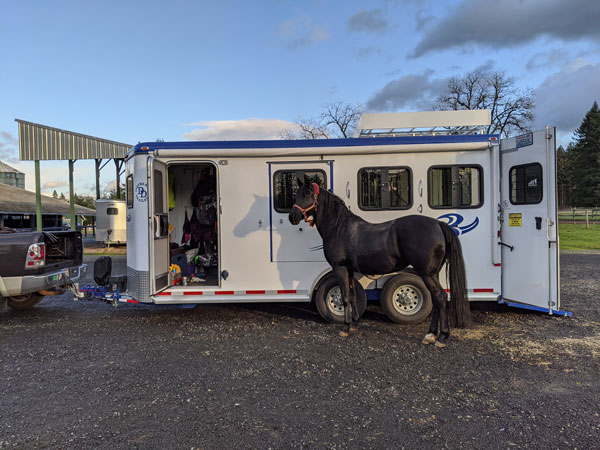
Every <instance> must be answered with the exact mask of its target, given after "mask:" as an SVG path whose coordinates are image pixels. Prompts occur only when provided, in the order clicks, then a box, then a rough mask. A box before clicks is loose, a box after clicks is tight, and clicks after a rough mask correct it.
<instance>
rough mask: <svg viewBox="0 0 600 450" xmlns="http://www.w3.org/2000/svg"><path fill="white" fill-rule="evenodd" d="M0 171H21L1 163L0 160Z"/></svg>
mask: <svg viewBox="0 0 600 450" xmlns="http://www.w3.org/2000/svg"><path fill="white" fill-rule="evenodd" d="M0 172H11V173H23V172H21V171H20V170H17V169H15V168H14V167H11V166H9V165H8V164H6V163H3V162H2V161H0Z"/></svg>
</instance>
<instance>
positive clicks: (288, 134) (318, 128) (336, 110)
mask: <svg viewBox="0 0 600 450" xmlns="http://www.w3.org/2000/svg"><path fill="white" fill-rule="evenodd" d="M361 114H362V106H360V105H355V104H350V103H344V102H334V103H327V104H325V105H323V107H322V111H321V113H320V114H319V115H318V116H317V117H316V118H308V119H306V118H304V117H300V118H298V119H296V120H295V124H296V125H297V130H298V131H296V132H293V131H289V130H286V131H284V132H282V133H280V136H281V137H282V138H283V139H330V138H348V137H351V136H352V135H353V133H354V131H355V129H356V126H357V125H358V121H359V119H360V116H361Z"/></svg>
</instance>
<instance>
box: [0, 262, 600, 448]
mask: <svg viewBox="0 0 600 450" xmlns="http://www.w3.org/2000/svg"><path fill="white" fill-rule="evenodd" d="M87 259H88V262H90V261H91V258H87ZM117 259H118V258H117ZM119 265H120V266H121V267H122V265H123V258H122V257H120V259H118V261H117V264H116V266H119ZM599 267H600V254H573V253H566V254H563V255H562V259H561V274H562V306H563V308H564V309H568V310H571V311H573V312H574V314H575V316H574V317H573V318H570V319H569V318H562V317H550V316H547V315H540V314H533V313H528V312H522V311H518V310H510V311H506V310H504V309H503V308H500V307H492V308H481V307H480V306H478V305H473V307H474V308H475V310H474V320H475V327H474V328H473V329H471V330H467V331H456V332H455V333H454V337H453V339H452V341H451V345H449V346H448V347H447V348H446V349H443V350H440V349H437V348H434V347H430V346H423V345H422V344H420V340H421V338H422V337H423V335H424V334H425V332H426V330H427V325H426V324H420V325H415V326H402V327H401V326H398V325H396V324H393V323H391V322H389V321H388V320H387V318H386V317H385V316H384V315H383V313H382V311H381V309H380V308H379V307H378V306H376V305H371V306H369V308H368V310H367V313H366V315H365V318H364V320H363V325H362V329H361V331H360V332H359V333H358V334H357V335H353V336H352V337H350V338H349V339H342V338H340V337H338V335H337V331H338V328H337V327H335V326H332V325H328V324H326V323H324V322H323V321H322V320H321V319H320V318H319V316H318V314H317V313H316V312H315V311H314V310H313V309H312V308H311V307H310V306H308V305H307V306H302V305H301V306H298V305H286V304H278V305H255V306H239V305H225V306H219V305H210V306H198V307H196V308H193V309H189V308H187V309H182V308H174V307H156V306H133V305H132V306H129V305H124V306H120V307H119V308H117V309H114V308H113V307H111V306H109V305H105V304H95V303H82V302H73V301H72V300H71V299H70V298H68V297H67V296H62V297H55V298H48V299H46V300H44V302H42V304H41V305H39V307H38V308H36V309H35V310H33V311H30V312H24V313H23V312H21V313H18V312H14V311H13V312H8V313H5V314H2V315H0V393H1V396H0V449H5V448H13V447H14V448H27V449H29V448H76V449H87V448H90V449H91V448H94V449H96V448H107V449H108V448H110V449H115V448H161V449H163V448H187V449H190V448H202V449H220V448H223V449H233V448H251V449H267V448H273V449H283V448H315V449H320V448H330V449H341V448H357V449H363V448H376V449H391V448H407V449H413V448H414V449H417V448H449V449H459V448H466V449H505V448H532V449H565V448H570V449H572V448H579V449H592V448H598V445H599V442H600V417H599V413H600V362H599V361H600V313H599V310H600V306H599V301H598V298H599V294H600V280H599V279H600V277H599V274H600V270H599V269H598V268H599Z"/></svg>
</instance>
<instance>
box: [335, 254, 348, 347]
mask: <svg viewBox="0 0 600 450" xmlns="http://www.w3.org/2000/svg"><path fill="white" fill-rule="evenodd" d="M333 275H334V276H335V277H336V279H337V282H338V285H339V286H340V291H341V293H342V301H343V302H344V328H343V329H342V331H340V336H342V337H347V336H349V335H350V323H351V321H352V306H351V305H350V280H349V278H348V270H347V269H346V268H345V267H342V266H335V267H334V268H333Z"/></svg>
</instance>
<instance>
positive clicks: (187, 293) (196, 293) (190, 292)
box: [183, 291, 202, 295]
mask: <svg viewBox="0 0 600 450" xmlns="http://www.w3.org/2000/svg"><path fill="white" fill-rule="evenodd" d="M183 295H202V291H184V292H183Z"/></svg>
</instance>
